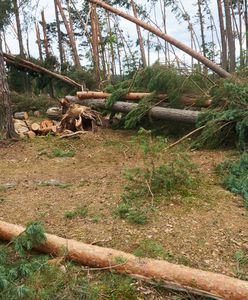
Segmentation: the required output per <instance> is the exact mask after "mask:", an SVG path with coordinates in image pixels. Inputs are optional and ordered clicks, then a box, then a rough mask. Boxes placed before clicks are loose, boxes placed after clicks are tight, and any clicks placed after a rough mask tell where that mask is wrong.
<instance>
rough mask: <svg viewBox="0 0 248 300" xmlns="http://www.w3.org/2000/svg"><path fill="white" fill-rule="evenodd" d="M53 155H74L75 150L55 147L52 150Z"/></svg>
mask: <svg viewBox="0 0 248 300" xmlns="http://www.w3.org/2000/svg"><path fill="white" fill-rule="evenodd" d="M52 155H53V157H73V156H75V150H62V149H59V148H56V149H54V150H53V151H52Z"/></svg>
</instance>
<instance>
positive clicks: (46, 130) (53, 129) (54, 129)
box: [38, 125, 57, 135]
mask: <svg viewBox="0 0 248 300" xmlns="http://www.w3.org/2000/svg"><path fill="white" fill-rule="evenodd" d="M48 133H52V134H56V133H57V127H56V126H55V125H53V126H50V127H44V128H41V129H40V130H39V131H38V134H40V135H47V134H48Z"/></svg>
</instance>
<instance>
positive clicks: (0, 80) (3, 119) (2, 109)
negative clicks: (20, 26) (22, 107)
mask: <svg viewBox="0 0 248 300" xmlns="http://www.w3.org/2000/svg"><path fill="white" fill-rule="evenodd" d="M0 137H3V138H14V137H17V134H16V132H15V129H14V124H13V119H12V107H11V100H10V92H9V87H8V83H7V76H6V72H5V65H4V59H3V49H2V33H1V32H0Z"/></svg>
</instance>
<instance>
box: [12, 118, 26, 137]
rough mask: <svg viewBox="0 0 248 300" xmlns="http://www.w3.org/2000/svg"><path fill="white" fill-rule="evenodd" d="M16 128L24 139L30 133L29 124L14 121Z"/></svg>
mask: <svg viewBox="0 0 248 300" xmlns="http://www.w3.org/2000/svg"><path fill="white" fill-rule="evenodd" d="M14 128H15V131H16V133H18V134H19V135H20V136H21V137H24V134H25V133H26V132H28V131H29V128H28V125H27V123H26V122H25V121H22V120H17V119H14Z"/></svg>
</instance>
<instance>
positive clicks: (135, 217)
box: [127, 209, 148, 225]
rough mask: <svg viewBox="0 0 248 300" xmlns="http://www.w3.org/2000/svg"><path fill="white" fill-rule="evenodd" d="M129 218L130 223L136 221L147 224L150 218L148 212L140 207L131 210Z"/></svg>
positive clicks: (135, 222) (136, 222)
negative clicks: (139, 208)
mask: <svg viewBox="0 0 248 300" xmlns="http://www.w3.org/2000/svg"><path fill="white" fill-rule="evenodd" d="M127 219H128V221H129V222H130V223H134V224H140V225H145V224H147V223H148V218H147V215H146V213H145V212H143V211H141V210H138V209H132V210H130V211H129V213H128V215H127Z"/></svg>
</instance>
